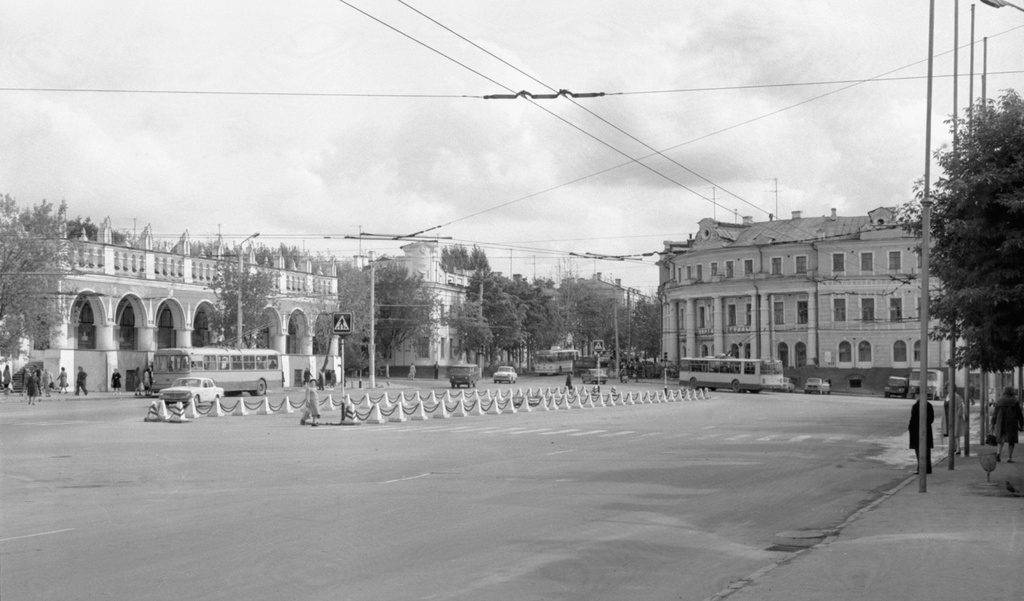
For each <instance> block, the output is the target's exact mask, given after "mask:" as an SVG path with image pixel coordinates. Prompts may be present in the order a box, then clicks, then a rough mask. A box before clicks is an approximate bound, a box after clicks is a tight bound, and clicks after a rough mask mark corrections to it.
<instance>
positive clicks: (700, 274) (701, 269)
mask: <svg viewBox="0 0 1024 601" xmlns="http://www.w3.org/2000/svg"><path fill="white" fill-rule="evenodd" d="M703 279H704V266H703V265H697V281H698V282H699V281H701V280H703Z"/></svg>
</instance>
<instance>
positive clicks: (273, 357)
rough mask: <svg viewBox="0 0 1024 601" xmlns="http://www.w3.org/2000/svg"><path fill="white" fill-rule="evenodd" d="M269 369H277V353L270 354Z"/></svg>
mask: <svg viewBox="0 0 1024 601" xmlns="http://www.w3.org/2000/svg"><path fill="white" fill-rule="evenodd" d="M270 369H277V355H271V356H270Z"/></svg>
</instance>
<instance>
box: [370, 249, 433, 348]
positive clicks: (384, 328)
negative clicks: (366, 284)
mask: <svg viewBox="0 0 1024 601" xmlns="http://www.w3.org/2000/svg"><path fill="white" fill-rule="evenodd" d="M374 303H375V304H376V305H377V306H376V310H377V321H376V327H375V333H376V336H375V338H376V350H377V352H378V353H379V354H380V355H382V356H383V357H385V358H387V357H390V356H392V354H393V353H394V351H397V350H398V349H399V348H400V347H401V346H402V345H403V344H404V343H406V342H407V341H409V340H416V339H419V338H428V339H429V337H430V336H431V335H432V334H433V332H434V328H435V326H436V324H437V317H436V315H437V313H438V311H437V305H438V302H437V300H436V299H435V298H434V296H433V295H432V294H431V293H430V291H429V290H427V288H426V287H425V286H424V285H423V280H422V278H420V277H418V276H411V275H409V273H408V272H407V271H406V269H405V267H404V266H403V265H402V264H400V263H395V262H393V261H392V262H383V263H381V264H380V265H379V266H378V267H377V268H376V292H375V298H374Z"/></svg>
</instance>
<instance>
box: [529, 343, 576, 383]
mask: <svg viewBox="0 0 1024 601" xmlns="http://www.w3.org/2000/svg"><path fill="white" fill-rule="evenodd" d="M579 356H580V352H579V351H577V350H576V349H563V348H552V349H549V350H546V351H534V352H533V371H534V373H536V374H537V375H539V376H546V375H557V374H566V373H572V370H573V364H574V363H575V362H576V360H577V359H579Z"/></svg>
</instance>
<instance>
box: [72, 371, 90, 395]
mask: <svg viewBox="0 0 1024 601" xmlns="http://www.w3.org/2000/svg"><path fill="white" fill-rule="evenodd" d="M88 379H89V374H87V373H85V368H84V367H82V366H81V365H79V366H78V375H77V376H75V396H78V395H79V393H85V395H86V396H89V390H88V389H87V388H86V387H85V386H86V382H87V381H88Z"/></svg>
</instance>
